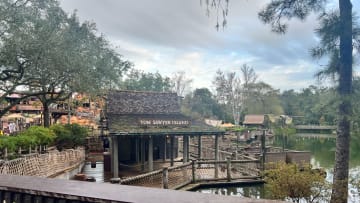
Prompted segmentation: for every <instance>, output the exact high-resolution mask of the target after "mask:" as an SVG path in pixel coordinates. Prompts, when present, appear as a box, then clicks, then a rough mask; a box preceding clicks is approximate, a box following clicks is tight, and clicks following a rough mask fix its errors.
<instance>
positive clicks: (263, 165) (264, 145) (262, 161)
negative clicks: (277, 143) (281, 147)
mask: <svg viewBox="0 0 360 203" xmlns="http://www.w3.org/2000/svg"><path fill="white" fill-rule="evenodd" d="M265 135H266V130H263V134H262V135H261V169H262V170H263V171H264V170H265V156H266V144H265Z"/></svg>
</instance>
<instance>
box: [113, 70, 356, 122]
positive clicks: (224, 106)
mask: <svg viewBox="0 0 360 203" xmlns="http://www.w3.org/2000/svg"><path fill="white" fill-rule="evenodd" d="M126 75H127V77H126V79H125V80H123V81H122V82H120V84H121V86H120V87H121V89H127V90H141V91H173V92H177V91H176V90H177V89H179V87H178V86H181V87H182V88H183V89H186V90H187V91H182V92H181V93H180V92H179V93H178V94H179V95H180V96H183V99H182V105H181V108H182V112H183V113H184V114H186V115H188V116H191V117H193V118H195V119H203V118H210V119H219V120H223V121H224V122H231V123H236V120H235V119H239V120H238V121H239V122H240V123H241V122H242V121H243V119H244V116H245V115H246V114H273V115H288V116H291V117H292V118H293V123H294V124H313V125H336V122H337V115H338V114H337V105H338V103H339V98H338V96H337V93H336V89H335V88H334V87H320V86H315V85H310V86H309V87H306V88H303V89H301V90H285V91H282V92H280V90H278V89H275V88H273V87H272V86H271V85H269V84H267V83H264V82H262V81H260V80H259V79H258V77H257V75H256V73H255V69H254V68H252V67H250V66H248V65H246V64H245V65H243V67H242V69H241V71H239V72H223V71H221V70H218V71H217V73H216V74H215V75H214V77H213V78H214V79H213V85H214V86H213V87H211V88H197V89H194V90H192V91H190V90H191V84H192V79H190V78H189V77H188V76H187V75H186V73H185V72H181V73H175V74H174V75H173V76H172V77H167V76H162V75H161V74H160V73H158V72H156V73H146V72H143V71H140V70H134V69H132V70H131V71H129V72H128V73H126ZM179 75H181V77H178V76H179ZM353 86H354V87H353V89H354V94H353V107H354V110H353V111H354V114H353V115H354V116H353V118H352V123H353V129H358V128H359V126H360V124H359V123H360V120H359V118H357V116H356V115H357V113H360V104H359V103H360V78H359V77H355V78H354V81H353ZM214 89H215V90H214Z"/></svg>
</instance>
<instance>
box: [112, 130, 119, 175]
mask: <svg viewBox="0 0 360 203" xmlns="http://www.w3.org/2000/svg"><path fill="white" fill-rule="evenodd" d="M112 138H113V140H114V143H113V146H114V151H113V152H114V154H113V155H114V158H113V160H114V164H113V167H114V169H113V178H118V177H119V142H118V138H117V137H116V136H113V137H112Z"/></svg>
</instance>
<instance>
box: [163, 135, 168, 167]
mask: <svg viewBox="0 0 360 203" xmlns="http://www.w3.org/2000/svg"><path fill="white" fill-rule="evenodd" d="M166 143H167V136H166V135H165V136H164V145H163V146H164V149H163V150H164V153H163V156H164V157H163V162H165V161H166V155H167V154H166Z"/></svg>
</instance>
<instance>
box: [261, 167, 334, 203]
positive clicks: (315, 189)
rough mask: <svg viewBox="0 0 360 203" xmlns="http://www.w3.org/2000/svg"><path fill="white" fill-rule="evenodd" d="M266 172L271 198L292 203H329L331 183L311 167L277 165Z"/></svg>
mask: <svg viewBox="0 0 360 203" xmlns="http://www.w3.org/2000/svg"><path fill="white" fill-rule="evenodd" d="M271 168H272V169H269V170H265V182H266V187H267V188H268V191H269V193H270V194H269V195H270V198H272V199H281V200H291V201H292V202H300V201H305V202H322V201H325V202H327V200H328V199H327V198H328V197H329V196H330V194H329V192H330V183H328V182H327V181H326V180H325V177H324V174H323V173H321V172H319V171H316V170H313V169H312V168H311V166H310V165H305V166H303V167H301V168H299V167H298V166H297V165H295V164H286V163H277V164H274V165H273V166H271Z"/></svg>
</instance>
